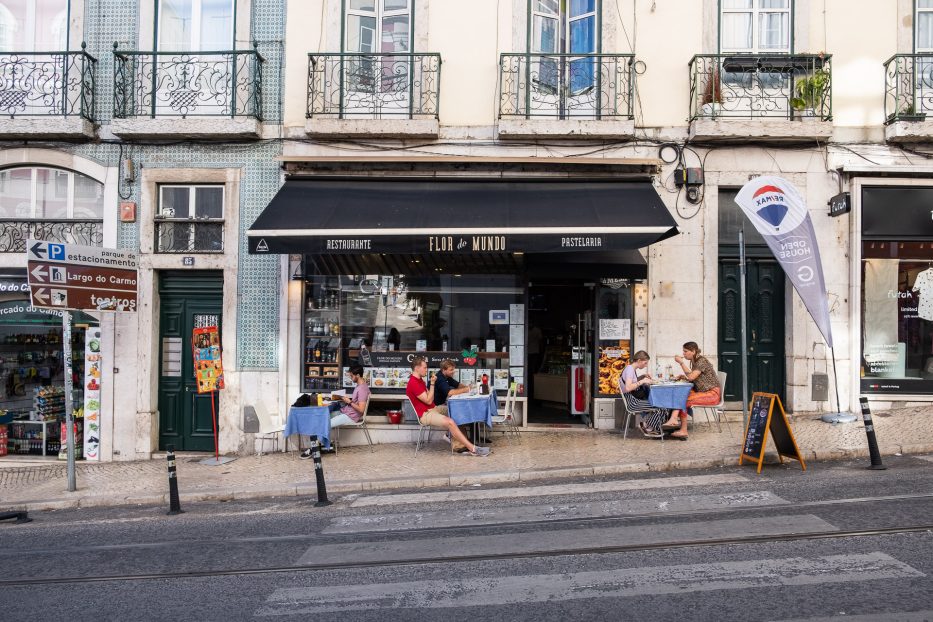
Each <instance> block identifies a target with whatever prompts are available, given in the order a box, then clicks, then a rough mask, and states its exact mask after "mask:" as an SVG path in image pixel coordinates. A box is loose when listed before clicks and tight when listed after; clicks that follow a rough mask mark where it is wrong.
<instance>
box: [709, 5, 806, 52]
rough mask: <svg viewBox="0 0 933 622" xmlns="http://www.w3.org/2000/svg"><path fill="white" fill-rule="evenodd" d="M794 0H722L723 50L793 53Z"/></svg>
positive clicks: (721, 40)
mask: <svg viewBox="0 0 933 622" xmlns="http://www.w3.org/2000/svg"><path fill="white" fill-rule="evenodd" d="M792 1H793V0H720V7H721V14H720V20H719V21H720V28H721V31H720V37H719V47H720V51H722V52H751V53H758V52H784V53H789V52H790V27H791V21H790V14H791V2H792Z"/></svg>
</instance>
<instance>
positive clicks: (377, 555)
mask: <svg viewBox="0 0 933 622" xmlns="http://www.w3.org/2000/svg"><path fill="white" fill-rule="evenodd" d="M828 531H837V528H836V527H834V526H833V525H831V524H829V523H827V522H826V521H824V520H823V519H821V518H819V517H818V516H814V515H812V514H798V515H782V516H761V517H755V516H753V517H747V518H740V519H739V518H735V519H725V520H707V521H699V522H681V523H671V524H667V525H665V526H664V529H663V530H662V529H660V528H659V527H658V526H657V525H654V524H650V523H649V524H641V525H625V526H622V527H602V528H588V529H557V530H549V531H547V532H545V533H542V532H540V531H533V532H525V533H496V532H495V530H493V529H489V530H487V532H486V533H481V534H478V535H473V536H448V537H442V538H421V539H414V540H411V539H409V540H401V539H398V538H394V539H391V540H387V541H386V540H369V541H367V540H355V541H352V542H343V543H337V544H320V545H314V546H311V547H310V548H308V550H307V551H305V553H304V554H303V555H302V556H301V558H300V559H299V560H298V564H299V565H312V564H314V563H316V562H319V561H320V560H322V559H323V560H353V561H354V562H359V563H374V562H383V563H384V562H393V561H398V560H433V559H437V560H443V559H445V558H450V557H451V556H456V555H460V556H462V555H509V554H524V553H552V552H561V551H574V550H584V549H592V548H598V547H604V546H606V543H608V542H611V543H612V544H613V545H616V546H645V545H652V544H662V543H670V542H671V541H672V540H674V539H676V537H677V536H674V537H672V536H670V535H669V534H677V535H679V536H681V537H686V538H688V539H689V540H690V541H703V540H721V539H726V538H734V537H739V536H743V537H750V536H767V535H774V534H805V533H821V532H828Z"/></svg>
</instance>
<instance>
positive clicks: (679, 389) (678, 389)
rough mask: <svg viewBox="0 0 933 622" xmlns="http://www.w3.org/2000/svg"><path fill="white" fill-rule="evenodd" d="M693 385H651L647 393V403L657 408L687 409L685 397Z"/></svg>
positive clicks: (684, 383) (678, 383)
mask: <svg viewBox="0 0 933 622" xmlns="http://www.w3.org/2000/svg"><path fill="white" fill-rule="evenodd" d="M691 389H693V385H692V384H691V383H689V382H671V383H664V384H653V385H651V389H649V391H648V403H650V404H651V405H652V406H657V407H659V408H677V409H680V410H684V409H686V408H687V396H689V395H690V391H691Z"/></svg>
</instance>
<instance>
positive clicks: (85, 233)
mask: <svg viewBox="0 0 933 622" xmlns="http://www.w3.org/2000/svg"><path fill="white" fill-rule="evenodd" d="M30 238H32V239H34V240H46V241H48V242H61V243H62V244H80V245H82V246H100V245H101V244H103V241H104V221H103V220H63V219H47V220H10V219H0V253H25V252H26V240H28V239H30Z"/></svg>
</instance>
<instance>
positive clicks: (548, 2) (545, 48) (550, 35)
mask: <svg viewBox="0 0 933 622" xmlns="http://www.w3.org/2000/svg"><path fill="white" fill-rule="evenodd" d="M530 7H531V39H530V40H529V42H528V43H529V46H530V47H529V50H528V51H529V52H532V53H537V54H592V53H595V52H596V50H597V49H598V45H597V44H598V41H599V32H598V31H597V24H596V11H597V8H598V7H597V0H531V3H530Z"/></svg>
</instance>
